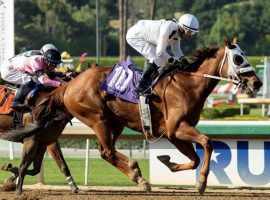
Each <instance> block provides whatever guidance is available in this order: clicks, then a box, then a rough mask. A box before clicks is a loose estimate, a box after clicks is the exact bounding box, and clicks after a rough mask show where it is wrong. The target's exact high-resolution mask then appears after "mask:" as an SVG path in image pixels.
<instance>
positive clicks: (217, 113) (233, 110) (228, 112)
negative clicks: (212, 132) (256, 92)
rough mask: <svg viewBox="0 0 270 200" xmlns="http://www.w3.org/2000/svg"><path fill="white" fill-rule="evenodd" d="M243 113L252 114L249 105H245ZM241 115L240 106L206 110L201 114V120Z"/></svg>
mask: <svg viewBox="0 0 270 200" xmlns="http://www.w3.org/2000/svg"><path fill="white" fill-rule="evenodd" d="M243 112H244V114H245V115H248V114H249V113H250V107H249V106H248V105H245V106H244V109H243ZM239 113H240V105H230V106H219V107H214V108H205V109H204V110H203V111H202V113H201V119H216V118H225V117H233V116H236V115H239Z"/></svg>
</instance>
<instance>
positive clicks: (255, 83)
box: [253, 81, 262, 89]
mask: <svg viewBox="0 0 270 200" xmlns="http://www.w3.org/2000/svg"><path fill="white" fill-rule="evenodd" d="M261 86H262V82H261V81H254V83H253V87H254V88H256V89H259V88H260V87H261Z"/></svg>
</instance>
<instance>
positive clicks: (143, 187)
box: [138, 178, 151, 192]
mask: <svg viewBox="0 0 270 200" xmlns="http://www.w3.org/2000/svg"><path fill="white" fill-rule="evenodd" d="M138 187H139V188H140V190H141V191H144V192H151V186H150V184H149V183H148V182H147V181H146V180H144V179H143V178H140V179H139V181H138Z"/></svg>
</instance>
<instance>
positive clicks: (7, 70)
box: [1, 60, 32, 85]
mask: <svg viewBox="0 0 270 200" xmlns="http://www.w3.org/2000/svg"><path fill="white" fill-rule="evenodd" d="M1 77H2V79H3V80H5V81H7V82H9V83H12V84H16V85H23V84H25V83H28V82H29V81H31V80H32V76H31V75H28V74H26V73H24V72H21V71H19V70H17V69H15V68H14V66H13V65H12V64H11V63H10V62H9V60H7V61H5V62H4V63H2V64H1Z"/></svg>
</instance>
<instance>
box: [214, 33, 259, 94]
mask: <svg viewBox="0 0 270 200" xmlns="http://www.w3.org/2000/svg"><path fill="white" fill-rule="evenodd" d="M224 43H225V53H224V57H223V59H222V61H221V64H220V69H219V73H220V76H221V77H229V78H231V79H233V80H235V81H234V83H236V84H237V85H238V86H239V88H240V89H241V90H243V91H244V92H245V93H247V94H248V95H250V96H253V95H254V94H255V93H256V92H257V91H258V90H259V89H260V87H261V86H262V82H261V80H260V79H259V78H258V76H257V75H256V73H255V70H254V67H252V66H251V65H250V64H249V62H248V59H247V57H246V56H245V54H244V52H243V51H242V50H241V48H240V47H239V46H238V44H237V38H234V40H233V42H232V43H231V42H230V41H228V39H227V38H224Z"/></svg>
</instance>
